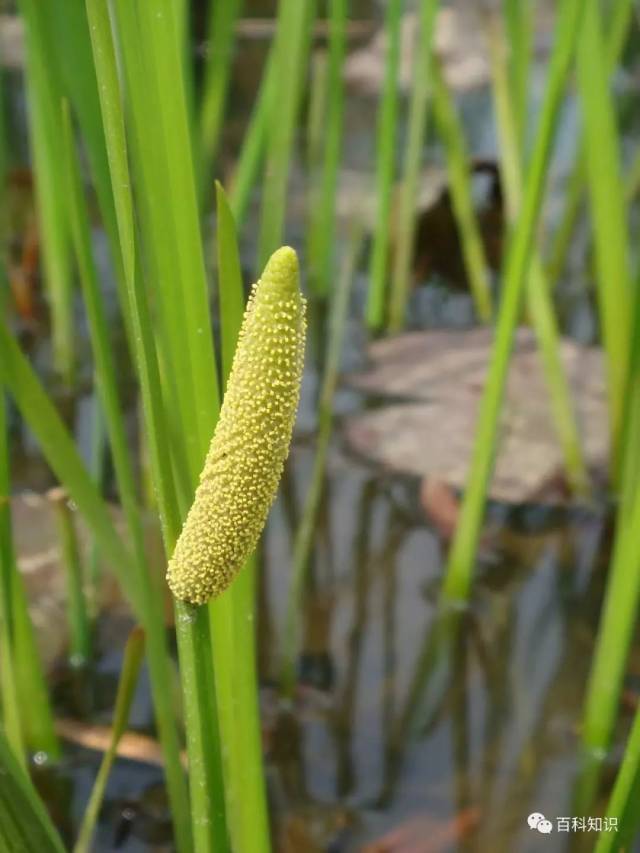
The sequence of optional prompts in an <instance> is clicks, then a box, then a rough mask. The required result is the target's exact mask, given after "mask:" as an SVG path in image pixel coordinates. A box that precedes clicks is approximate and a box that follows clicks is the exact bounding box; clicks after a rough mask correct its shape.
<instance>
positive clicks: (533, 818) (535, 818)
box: [527, 812, 545, 829]
mask: <svg viewBox="0 0 640 853" xmlns="http://www.w3.org/2000/svg"><path fill="white" fill-rule="evenodd" d="M541 820H545V816H544V815H543V814H540V812H532V813H531V814H530V815H529V817H528V818H527V823H528V824H529V826H530V828H531V829H537V828H538V824H539V823H540V821H541Z"/></svg>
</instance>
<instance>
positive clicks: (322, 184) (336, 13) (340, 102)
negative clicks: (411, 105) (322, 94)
mask: <svg viewBox="0 0 640 853" xmlns="http://www.w3.org/2000/svg"><path fill="white" fill-rule="evenodd" d="M347 6H348V4H347V2H346V0H331V6H330V10H331V12H330V14H331V17H330V36H329V61H328V68H327V99H328V109H327V114H326V136H325V146H324V160H323V164H322V169H321V172H320V174H319V175H318V178H317V180H316V182H315V186H314V192H313V195H312V199H311V221H310V223H309V244H308V256H309V280H310V282H311V286H312V288H313V290H314V292H315V293H317V294H319V295H320V296H326V294H327V293H328V292H329V290H330V286H331V276H332V272H333V259H334V243H335V205H336V189H337V184H338V169H339V166H340V154H341V151H342V130H343V123H344V84H343V82H342V67H343V64H344V57H345V53H346V26H347V15H348V9H347Z"/></svg>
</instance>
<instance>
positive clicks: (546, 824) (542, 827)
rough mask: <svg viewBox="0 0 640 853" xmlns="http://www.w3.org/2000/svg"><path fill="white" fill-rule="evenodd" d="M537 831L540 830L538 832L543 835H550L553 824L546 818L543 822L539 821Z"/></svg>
mask: <svg viewBox="0 0 640 853" xmlns="http://www.w3.org/2000/svg"><path fill="white" fill-rule="evenodd" d="M537 829H538V832H542V833H543V835H549V833H550V832H551V830H552V829H553V824H552V823H551V821H550V820H547V819H546V818H542V820H541V821H538V826H537Z"/></svg>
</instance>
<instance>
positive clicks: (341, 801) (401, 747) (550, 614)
mask: <svg viewBox="0 0 640 853" xmlns="http://www.w3.org/2000/svg"><path fill="white" fill-rule="evenodd" d="M311 462H312V451H311V449H310V448H308V447H306V446H304V445H303V446H299V447H298V448H297V449H296V450H295V452H294V453H293V456H292V460H291V464H290V468H289V493H290V494H291V493H300V492H303V490H304V488H305V485H306V482H307V477H308V473H309V470H310V467H311ZM327 489H328V493H329V494H330V500H327V501H326V502H325V507H324V512H323V514H322V517H321V519H320V522H319V525H318V530H317V547H316V549H315V552H314V555H313V562H312V566H311V575H310V582H309V585H308V589H307V593H306V601H305V609H304V625H305V629H304V637H305V643H304V647H303V649H302V652H301V654H300V657H299V662H298V663H299V666H298V670H299V671H298V675H299V686H298V690H297V693H296V699H295V702H294V704H293V706H292V707H291V706H289V705H288V704H284V703H281V704H280V705H278V700H277V691H276V689H275V687H274V688H272V689H270V690H269V701H270V704H271V706H272V707H271V710H270V716H271V720H270V723H269V733H268V740H267V743H268V754H269V761H270V763H271V764H272V765H273V768H274V771H275V772H273V773H272V778H273V779H274V781H275V783H276V784H275V788H276V791H277V793H276V794H274V807H275V809H276V812H277V817H278V829H279V832H280V835H281V838H282V837H284V838H285V839H288V840H287V842H286V843H285V842H283V843H285V847H284V848H283V849H295V848H294V847H292V846H291V845H292V844H293V843H294V842H293V841H292V840H291V839H290V837H289V836H290V835H291V834H293V838H294V839H296V843H297V844H302V838H303V835H302V829H301V827H304V831H305V832H306V833H307V835H308V836H309V837H307V836H304V838H305V841H304V843H305V844H308V845H309V846H308V847H304V846H301V847H298V848H297V849H301V850H302V849H310V850H315V849H318V850H326V849H332V850H344V851H351V850H361V849H363V847H366V845H367V844H370V843H372V842H373V841H374V839H376V838H379V837H384V836H385V835H386V834H387V833H389V832H390V830H392V829H394V828H396V827H401V828H402V827H404V828H405V829H404V831H400V832H396V833H392V834H391V835H390V836H389V839H390V840H389V845H390V846H384V845H382V846H380V847H374V846H372V847H371V849H372V850H374V849H376V850H377V849H380V850H383V849H384V850H386V849H389V850H395V849H398V850H400V849H402V850H405V849H406V850H412V851H416V853H418V851H427V850H429V851H431V850H436V849H437V850H449V849H458V848H459V849H464V850H470V851H472V850H478V851H480V850H482V851H484V850H514V851H528V850H537V849H540V846H539V845H540V842H541V837H540V834H538V833H535V834H534V832H533V831H532V830H531V829H529V827H528V826H527V822H526V818H527V816H528V815H529V814H530V813H531V812H534V811H538V812H541V813H543V814H545V815H546V816H547V817H549V818H550V819H552V820H554V821H555V818H556V817H560V816H565V815H571V814H572V797H573V782H574V777H575V773H576V768H577V761H578V730H579V724H580V708H581V704H582V700H583V694H584V689H585V684H586V678H587V675H588V671H589V665H590V658H591V651H592V647H593V639H594V631H595V625H596V620H597V613H598V607H599V602H600V598H601V593H602V587H603V582H604V567H605V558H604V557H605V555H606V549H607V541H608V530H607V525H606V520H605V517H604V513H602V514H600V513H598V512H596V511H595V510H589V511H582V512H575V513H573V514H571V513H562V514H559V513H557V512H556V513H546V514H545V515H541V514H540V512H538V511H536V510H535V509H531V510H530V511H529V512H528V514H527V513H523V512H522V511H521V512H520V513H516V512H514V513H513V514H512V517H511V518H509V517H507V519H506V522H507V524H506V525H505V526H504V527H503V528H501V529H500V530H497V531H496V532H495V534H494V540H493V541H492V543H491V544H492V558H491V559H490V560H487V561H485V564H484V565H481V566H479V567H478V582H477V584H476V588H475V595H474V600H473V603H472V605H471V607H470V608H469V610H467V611H465V612H459V613H443V612H442V611H441V610H440V608H439V606H438V598H437V590H438V587H439V580H440V577H441V573H442V568H443V554H442V549H441V547H440V544H439V542H438V540H437V539H436V537H435V536H434V534H433V533H432V532H431V531H430V530H429V528H428V526H427V525H426V523H423V522H422V521H421V519H420V518H417V517H412V514H411V513H408V512H407V510H406V506H407V503H408V501H406V500H405V499H404V493H406V492H408V491H410V490H409V489H408V487H405V485H404V484H402V483H398V482H394V481H392V480H389V479H385V478H382V477H380V476H378V475H376V474H375V473H372V472H371V471H369V470H367V469H365V468H364V467H360V466H358V465H355V464H354V463H353V462H352V461H349V460H347V459H346V458H345V457H344V456H342V455H341V452H340V451H339V450H337V449H336V451H335V453H334V455H333V457H332V460H331V464H330V466H329V471H328V485H327ZM289 510H290V503H288V502H287V500H286V499H281V500H280V501H279V502H278V504H277V505H276V508H275V510H274V512H273V515H272V518H271V524H270V527H269V531H268V535H267V537H266V546H265V557H264V583H265V596H264V606H265V610H266V616H265V621H266V624H267V625H268V635H263V637H266V636H268V640H267V641H266V642H265V641H264V640H263V642H262V652H263V657H262V660H263V679H264V681H265V683H269V682H270V680H272V681H273V683H274V684H275V680H276V677H277V673H278V663H279V654H280V653H281V647H280V645H279V642H280V641H281V634H280V633H279V629H280V628H281V627H282V625H283V619H284V614H285V609H286V597H287V593H288V582H289V565H290V552H291V531H292V529H293V526H294V525H293V523H292V521H291V520H290V518H289V515H288V513H289ZM412 827H414V828H415V832H414V835H412V834H411V833H412V831H413V830H412ZM427 827H428V828H429V829H428V833H429V839H430V840H429V841H428V843H427V841H425V840H424V835H425V832H426V831H427ZM314 834H315V835H314ZM420 837H422V839H423V840H422V841H420V840H419V838H420ZM407 839H412V840H411V841H410V846H406V843H407ZM438 839H439V840H438ZM396 842H397V847H394V846H393V845H394V844H396ZM402 845H405V846H402ZM411 845H412V846H411ZM544 845H545V846H544V849H545V850H567V849H569V848H568V845H567V839H566V838H565V837H560V836H559V835H558V834H557V833H555V835H552V836H550V837H547V838H545V839H544Z"/></svg>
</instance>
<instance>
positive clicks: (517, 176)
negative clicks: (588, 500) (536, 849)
mask: <svg viewBox="0 0 640 853" xmlns="http://www.w3.org/2000/svg"><path fill="white" fill-rule="evenodd" d="M488 38H489V53H490V56H491V67H492V76H493V92H494V99H495V105H496V115H497V119H498V136H499V139H500V162H501V164H502V165H501V172H502V180H503V183H504V187H505V192H506V201H507V218H508V221H509V226H510V228H513V227H514V226H515V223H516V221H517V217H518V213H519V210H520V204H521V198H522V165H521V162H520V155H519V153H518V131H517V123H516V116H515V112H514V109H513V100H512V97H511V94H510V91H511V87H510V86H509V76H508V65H507V62H506V57H505V54H504V43H505V41H504V33H503V31H502V28H501V26H500V23H499V20H498V19H497V18H496V17H493V18H492V19H491V20H490V22H489V32H488ZM527 298H528V306H529V311H530V313H531V317H532V320H533V325H534V328H535V331H536V336H537V339H538V345H539V347H540V352H541V356H542V364H543V369H544V374H545V378H546V382H547V387H548V389H549V395H550V398H551V410H552V415H553V419H554V422H555V427H556V431H557V433H558V438H559V440H560V445H561V447H562V451H563V455H564V459H565V467H566V469H567V474H568V477H569V481H570V483H571V485H572V487H573V489H574V491H575V492H576V493H577V494H585V493H586V492H587V491H588V488H589V475H588V473H587V466H586V463H585V460H584V456H583V453H582V447H581V442H580V434H579V431H578V424H577V422H576V418H575V414H574V411H573V405H572V402H571V391H570V388H569V384H568V382H567V378H566V374H565V371H564V366H563V364H562V359H561V357H560V335H559V332H558V325H557V321H556V317H555V313H554V308H553V302H552V299H551V289H550V287H549V282H548V280H547V278H546V276H545V273H544V269H543V266H542V261H541V259H540V256H539V254H538V252H537V250H536V249H535V247H534V249H533V251H532V257H531V265H530V272H529V282H528V288H527Z"/></svg>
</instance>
